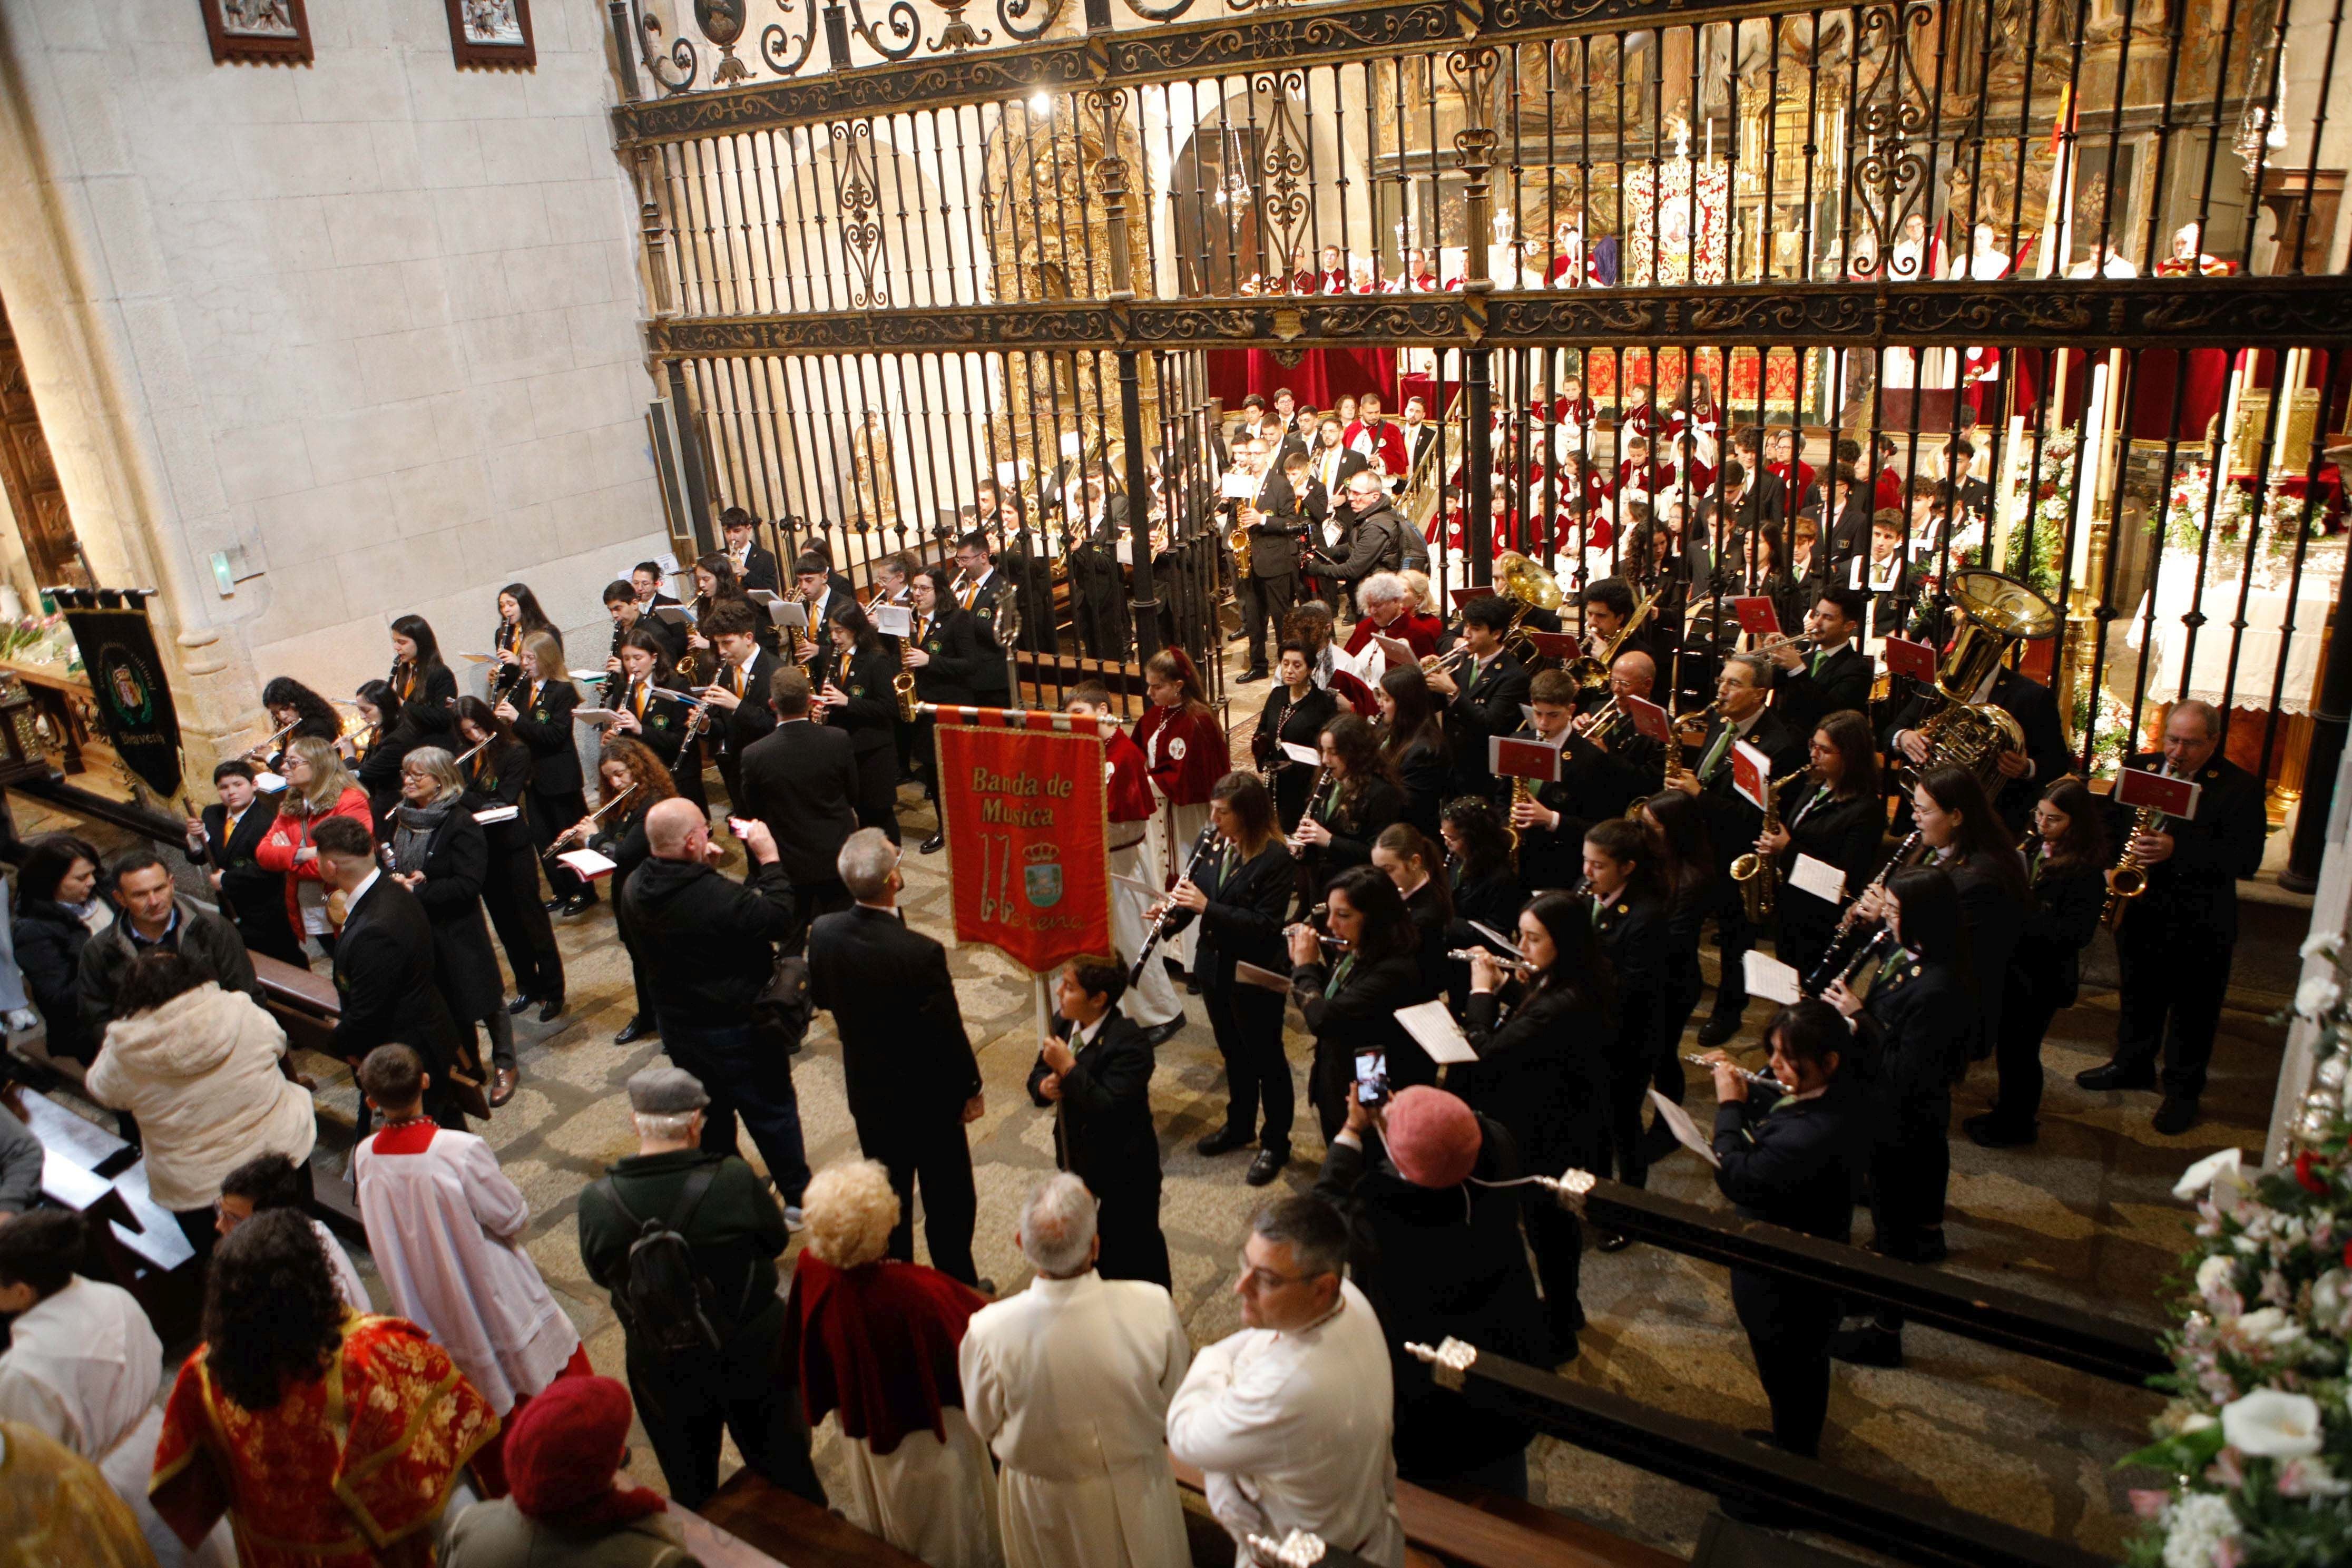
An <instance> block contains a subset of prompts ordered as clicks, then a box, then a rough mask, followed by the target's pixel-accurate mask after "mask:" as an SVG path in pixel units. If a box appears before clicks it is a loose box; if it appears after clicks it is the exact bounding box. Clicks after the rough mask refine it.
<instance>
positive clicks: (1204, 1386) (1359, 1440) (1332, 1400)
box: [1168, 1197, 1404, 1568]
mask: <svg viewBox="0 0 2352 1568" xmlns="http://www.w3.org/2000/svg"><path fill="white" fill-rule="evenodd" d="M1347 1253H1348V1227H1347V1224H1346V1222H1345V1221H1343V1220H1342V1219H1341V1218H1340V1217H1339V1212H1338V1211H1337V1210H1336V1209H1334V1208H1332V1206H1331V1205H1329V1204H1327V1203H1325V1202H1324V1201H1323V1200H1322V1199H1321V1198H1317V1197H1290V1198H1282V1199H1279V1200H1277V1201H1276V1202H1274V1203H1271V1204H1268V1205H1266V1206H1265V1208H1262V1209H1260V1210H1259V1211H1258V1212H1257V1214H1256V1215H1255V1217H1254V1218H1253V1219H1252V1220H1251V1221H1250V1235H1249V1239H1248V1241H1246V1242H1245V1243H1244V1245H1243V1247H1242V1258H1241V1264H1242V1272H1241V1278H1240V1279H1238V1280H1236V1281H1235V1282H1234V1294H1235V1295H1237V1296H1239V1297H1240V1298H1241V1299H1242V1321H1243V1323H1244V1324H1245V1325H1246V1326H1245V1327H1244V1328H1243V1329H1242V1331H1240V1332H1239V1333H1235V1334H1230V1335H1228V1336H1226V1337H1225V1338H1224V1339H1222V1340H1220V1341H1218V1342H1216V1343H1215V1344H1213V1345H1210V1346H1209V1347H1207V1348H1206V1349H1204V1350H1203V1351H1202V1352H1201V1353H1200V1354H1199V1355H1197V1356H1195V1357H1193V1358H1192V1371H1191V1372H1189V1373H1186V1374H1185V1376H1184V1385H1183V1386H1182V1387H1181V1388H1180V1389H1178V1390H1177V1391H1176V1397H1175V1400H1174V1401H1173V1402H1172V1403H1171V1405H1169V1407H1168V1451H1169V1452H1170V1453H1171V1454H1173V1455H1174V1456H1175V1457H1176V1458H1179V1459H1181V1460H1182V1461H1183V1462H1184V1463H1186V1464H1188V1465H1197V1466H1199V1467H1200V1468H1201V1469H1202V1471H1203V1472H1204V1473H1205V1474H1206V1477H1207V1479H1208V1493H1209V1508H1210V1510H1211V1511H1212V1512H1213V1513H1214V1514H1215V1515H1216V1516H1217V1522H1218V1523H1219V1524H1222V1525H1223V1526H1224V1527H1225V1531H1226V1533H1227V1534H1229V1535H1231V1536H1232V1537H1233V1538H1234V1568H1249V1565H1250V1564H1251V1563H1255V1561H1256V1559H1255V1558H1254V1557H1253V1556H1251V1554H1250V1550H1249V1545H1248V1541H1249V1538H1250V1537H1251V1536H1253V1535H1263V1536H1265V1537H1268V1538H1269V1539H1271V1540H1275V1541H1279V1540H1281V1539H1283V1538H1284V1537H1285V1536H1286V1535H1288V1534H1289V1533H1290V1532H1291V1531H1294V1530H1305V1531H1312V1532H1314V1533H1315V1534H1316V1535H1318V1536H1320V1537H1322V1539H1323V1541H1324V1542H1325V1543H1326V1544H1327V1545H1331V1546H1337V1547H1339V1548H1340V1549H1341V1550H1343V1551H1348V1552H1354V1553H1355V1554H1356V1555H1357V1556H1359V1557H1360V1558H1362V1559H1364V1561H1366V1562H1368V1563H1378V1564H1380V1565H1381V1568H1402V1564H1403V1563H1404V1527H1403V1526H1402V1524H1400V1523H1399V1522H1398V1521H1397V1511H1396V1457H1395V1455H1394V1453H1393V1452H1392V1450H1391V1445H1390V1439H1391V1433H1392V1432H1393V1430H1394V1427H1395V1412H1394V1410H1393V1409H1392V1407H1391V1405H1392V1400H1393V1398H1394V1388H1395V1384H1394V1380H1393V1378H1392V1377H1391V1373H1390V1370H1389V1353H1388V1344H1387V1341H1386V1340H1385V1339H1384V1338H1383V1337H1382V1335H1381V1324H1380V1320H1379V1319H1378V1318H1377V1317H1376V1316H1375V1315H1374V1314H1373V1311H1372V1305H1371V1303H1370V1301H1369V1300H1366V1299H1365V1297H1364V1293H1363V1292H1362V1291H1361V1290H1359V1289H1356V1287H1355V1286H1354V1285H1352V1284H1350V1283H1349V1281H1347V1280H1346V1279H1342V1278H1341V1277H1340V1269H1341V1268H1342V1266H1343V1265H1344V1264H1345V1262H1346V1260H1347Z"/></svg>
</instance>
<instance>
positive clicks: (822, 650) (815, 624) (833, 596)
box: [793, 551, 856, 691]
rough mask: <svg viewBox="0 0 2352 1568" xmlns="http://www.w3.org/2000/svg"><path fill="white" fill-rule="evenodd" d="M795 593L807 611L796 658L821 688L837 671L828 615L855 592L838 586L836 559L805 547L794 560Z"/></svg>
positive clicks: (795, 648) (796, 644)
mask: <svg viewBox="0 0 2352 1568" xmlns="http://www.w3.org/2000/svg"><path fill="white" fill-rule="evenodd" d="M793 596H794V597H796V598H798V599H799V600H800V602H801V604H802V605H803V608H805V609H806V610H807V612H808V629H807V630H805V631H803V632H801V633H799V634H798V635H797V636H796V637H794V638H793V661H794V662H795V663H798V664H802V665H804V666H806V667H807V669H808V673H809V680H810V683H811V684H812V685H813V686H814V689H817V690H820V691H822V690H823V689H824V683H825V682H826V681H827V680H830V679H834V677H835V674H836V673H837V672H836V671H835V668H834V667H833V666H834V657H833V653H834V650H833V637H832V635H831V634H830V633H828V632H827V631H826V630H825V617H826V616H828V615H830V614H831V613H832V611H833V606H834V605H838V604H842V603H844V602H847V601H854V600H855V598H856V595H848V594H843V593H840V592H838V591H837V590H835V587H834V585H833V563H831V562H829V561H827V560H826V559H825V558H824V556H822V555H818V554H815V553H814V552H809V551H803V552H801V556H800V559H799V560H797V561H795V562H793Z"/></svg>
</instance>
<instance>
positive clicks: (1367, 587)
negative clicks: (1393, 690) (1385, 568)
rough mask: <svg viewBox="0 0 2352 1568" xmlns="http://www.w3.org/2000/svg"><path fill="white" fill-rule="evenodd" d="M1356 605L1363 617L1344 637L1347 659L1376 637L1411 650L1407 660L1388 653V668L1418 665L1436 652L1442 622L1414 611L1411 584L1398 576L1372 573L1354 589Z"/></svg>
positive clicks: (1441, 630)
mask: <svg viewBox="0 0 2352 1568" xmlns="http://www.w3.org/2000/svg"><path fill="white" fill-rule="evenodd" d="M1356 604H1357V605H1358V607H1359V608H1360V609H1361V610H1362V611H1363V612H1364V616H1363V619H1361V620H1360V621H1358V622H1357V623H1356V629H1355V630H1354V631H1352V632H1350V633H1349V634H1348V652H1349V656H1350V657H1352V656H1354V655H1356V654H1360V653H1361V652H1363V651H1364V649H1365V648H1366V647H1369V646H1370V643H1371V640H1372V639H1373V638H1374V637H1386V638H1388V639H1390V640H1391V641H1394V642H1401V643H1402V644H1404V645H1405V646H1406V647H1409V648H1411V649H1412V659H1411V660H1409V661H1408V660H1405V659H1401V658H1398V657H1397V656H1396V655H1395V653H1393V652H1391V653H1390V655H1389V668H1396V667H1398V666H1399V665H1402V664H1405V663H1408V662H1410V663H1413V664H1418V663H1420V662H1421V660H1423V659H1424V658H1428V657H1429V656H1430V655H1431V654H1433V653H1435V652H1436V651H1437V639H1438V637H1440V636H1442V635H1443V634H1444V631H1445V623H1444V621H1442V620H1440V619H1438V618H1437V617H1436V616H1424V615H1422V614H1420V613H1419V612H1418V611H1417V610H1415V609H1414V607H1413V605H1414V594H1413V590H1412V584H1409V583H1407V582H1406V581H1405V580H1404V578H1403V577H1402V576H1401V575H1399V574H1396V573H1394V572H1375V573H1373V574H1371V575H1370V576H1369V577H1367V578H1365V579H1364V580H1363V582H1362V583H1361V584H1359V585H1358V586H1357V589H1356Z"/></svg>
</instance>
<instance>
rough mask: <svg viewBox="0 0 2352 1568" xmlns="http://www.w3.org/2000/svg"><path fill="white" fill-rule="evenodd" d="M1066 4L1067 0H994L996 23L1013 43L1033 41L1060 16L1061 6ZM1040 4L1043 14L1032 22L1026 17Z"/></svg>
mask: <svg viewBox="0 0 2352 1568" xmlns="http://www.w3.org/2000/svg"><path fill="white" fill-rule="evenodd" d="M1066 4H1068V0H996V24H997V26H1000V27H1003V29H1004V31H1005V33H1006V34H1007V35H1008V36H1009V37H1011V38H1012V39H1013V42H1014V43H1017V44H1030V43H1034V42H1036V41H1037V40H1038V39H1039V38H1042V37H1045V29H1046V28H1048V27H1050V26H1053V25H1054V24H1055V21H1056V20H1058V19H1059V18H1060V16H1061V15H1062V7H1063V6H1064V5H1066ZM1039 5H1044V6H1045V15H1044V16H1039V17H1038V18H1037V19H1036V20H1035V21H1034V22H1031V21H1029V20H1028V17H1029V16H1031V15H1032V14H1033V13H1034V12H1035V11H1036V10H1037V8H1038V6H1039Z"/></svg>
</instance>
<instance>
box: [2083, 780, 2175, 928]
mask: <svg viewBox="0 0 2352 1568" xmlns="http://www.w3.org/2000/svg"><path fill="white" fill-rule="evenodd" d="M2163 820H2164V813H2162V812H2160V811H2158V810H2157V809H2156V807H2154V806H2152V805H2144V806H2142V807H2140V808H2139V813H2138V815H2137V816H2134V817H2133V818H2132V837H2134V838H2136V837H2139V835H2141V834H2143V833H2153V832H2155V831H2156V827H2157V825H2158V823H2160V822H2162V821H2163ZM2145 892H2147V867H2146V866H2143V865H2141V864H2140V859H2139V857H2138V856H2137V855H2135V854H2133V853H2132V851H2131V840H2130V839H2128V838H2127V839H2126V840H2125V841H2124V853H2123V858H2122V859H2120V860H2117V861H2116V868H2115V869H2114V870H2112V871H2110V872H2108V873H2107V903H2106V907H2105V909H2103V910H2100V911H2099V919H2100V920H2101V921H2104V922H2105V925H2106V927H2107V929H2108V930H2110V931H2112V930H2114V929H2115V928H2116V927H2117V926H2119V925H2121V924H2123V920H2124V911H2125V910H2127V909H2129V908H2130V907H2131V901H2132V900H2134V899H2137V898H2138V897H2139V896H2140V895H2141V894H2142V893H2145Z"/></svg>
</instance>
